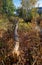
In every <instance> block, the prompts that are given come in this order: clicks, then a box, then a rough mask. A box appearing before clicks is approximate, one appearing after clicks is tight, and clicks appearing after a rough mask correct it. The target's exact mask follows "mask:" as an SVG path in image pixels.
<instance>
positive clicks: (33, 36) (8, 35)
mask: <svg viewBox="0 0 42 65" xmlns="http://www.w3.org/2000/svg"><path fill="white" fill-rule="evenodd" d="M20 25H21V24H19V26H20ZM33 25H34V23H33V24H32V25H31V23H30V25H29V27H30V26H31V27H32V28H31V27H30V30H29V27H28V30H27V28H26V27H27V25H26V23H25V27H24V26H23V23H22V25H21V26H23V27H22V29H21V27H20V28H19V30H18V34H19V44H20V45H19V52H20V55H19V56H17V55H15V56H14V57H13V55H12V50H13V48H14V44H15V41H14V32H13V31H11V30H7V31H5V30H4V29H3V28H2V29H1V28H0V65H42V33H40V32H38V31H37V30H34V29H33V27H34V26H33ZM26 30H27V31H26Z"/></svg>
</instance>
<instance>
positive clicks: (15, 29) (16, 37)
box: [13, 19, 19, 55]
mask: <svg viewBox="0 0 42 65" xmlns="http://www.w3.org/2000/svg"><path fill="white" fill-rule="evenodd" d="M14 22H15V28H14V40H15V47H14V52H13V53H16V54H17V55H19V37H18V20H17V19H16V20H15V21H14Z"/></svg>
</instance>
